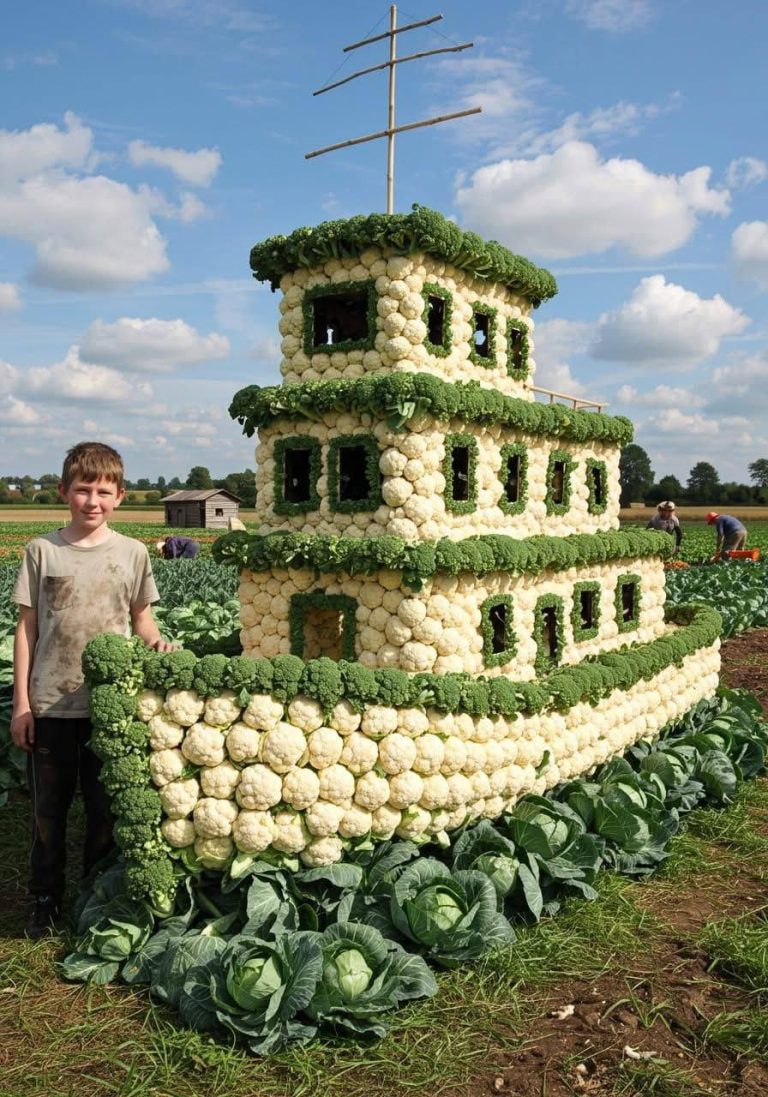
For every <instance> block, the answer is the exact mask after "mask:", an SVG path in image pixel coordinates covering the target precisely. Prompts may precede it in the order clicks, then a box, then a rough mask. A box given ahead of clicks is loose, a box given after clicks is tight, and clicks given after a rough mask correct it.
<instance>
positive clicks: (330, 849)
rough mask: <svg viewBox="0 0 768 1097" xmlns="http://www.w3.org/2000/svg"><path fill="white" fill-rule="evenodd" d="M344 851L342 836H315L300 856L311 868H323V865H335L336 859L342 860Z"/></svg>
mask: <svg viewBox="0 0 768 1097" xmlns="http://www.w3.org/2000/svg"><path fill="white" fill-rule="evenodd" d="M343 852H344V846H343V844H342V841H341V838H335V837H325V838H314V839H313V840H312V841H311V842H310V843H309V844H308V845H307V846H306V848H305V849H303V850H302V851H301V853H300V854H299V857H300V858H301V860H302V861H303V862H304V864H305V865H307V866H308V867H309V868H321V867H322V866H323V865H333V864H335V862H336V861H340V860H341V855H342V853H343Z"/></svg>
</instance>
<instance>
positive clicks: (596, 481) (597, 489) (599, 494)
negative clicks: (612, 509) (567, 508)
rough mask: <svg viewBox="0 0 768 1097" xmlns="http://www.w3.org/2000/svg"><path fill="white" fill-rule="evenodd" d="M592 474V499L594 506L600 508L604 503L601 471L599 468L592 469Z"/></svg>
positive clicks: (603, 485)
mask: <svg viewBox="0 0 768 1097" xmlns="http://www.w3.org/2000/svg"><path fill="white" fill-rule="evenodd" d="M590 471H591V474H592V498H593V500H594V502H595V505H596V506H598V507H601V506H602V505H603V503H604V502H605V482H604V480H603V470H602V469H601V468H600V467H593V468H592V469H591V470H590Z"/></svg>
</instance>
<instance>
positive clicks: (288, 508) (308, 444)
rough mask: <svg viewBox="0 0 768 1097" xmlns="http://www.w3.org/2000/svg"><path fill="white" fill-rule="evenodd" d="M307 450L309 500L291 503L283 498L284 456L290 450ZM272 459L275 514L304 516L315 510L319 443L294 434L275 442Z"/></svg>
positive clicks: (318, 477)
mask: <svg viewBox="0 0 768 1097" xmlns="http://www.w3.org/2000/svg"><path fill="white" fill-rule="evenodd" d="M304 449H306V450H309V498H308V499H307V500H305V501H304V502H301V503H293V502H290V501H289V500H288V499H286V498H285V454H286V453H287V452H288V451H290V450H304ZM273 457H274V459H275V480H274V484H275V502H274V508H273V509H274V511H275V514H305V513H306V512H307V511H310V510H317V508H318V507H319V506H320V496H319V495H318V493H317V481H318V480H319V479H320V471H321V461H320V442H319V440H318V439H317V438H312V437H310V435H308V434H295V435H292V436H291V437H290V438H277V439H276V440H275V445H274V450H273Z"/></svg>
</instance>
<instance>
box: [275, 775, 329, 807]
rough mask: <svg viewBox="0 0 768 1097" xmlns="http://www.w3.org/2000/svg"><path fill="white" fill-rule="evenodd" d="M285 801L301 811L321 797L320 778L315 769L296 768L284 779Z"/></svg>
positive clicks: (283, 793) (283, 794)
mask: <svg viewBox="0 0 768 1097" xmlns="http://www.w3.org/2000/svg"><path fill="white" fill-rule="evenodd" d="M282 796H283V800H285V802H286V804H290V805H291V807H294V808H296V810H297V811H301V810H302V809H303V808H308V807H310V805H311V804H314V802H315V800H317V799H319V797H320V778H319V777H318V776H317V774H316V773H315V771H314V770H313V769H303V768H296V769H291V770H289V771H288V772H287V773H286V774H285V776H284V777H283V792H282Z"/></svg>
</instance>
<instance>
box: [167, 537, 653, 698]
mask: <svg viewBox="0 0 768 1097" xmlns="http://www.w3.org/2000/svg"><path fill="white" fill-rule="evenodd" d="M673 553H674V541H673V538H671V537H669V536H668V535H667V534H666V533H661V532H659V531H658V530H653V529H626V530H599V531H598V532H596V533H572V534H569V535H568V536H567V537H553V536H549V535H547V536H543V535H536V536H535V537H523V538H517V537H510V536H509V535H506V534H499V533H495V534H493V533H487V534H480V535H479V536H476V537H465V538H463V539H462V540H460V541H453V540H451V539H449V538H447V537H443V538H441V540H439V541H417V542H409V541H403V540H402V539H401V538H399V537H388V536H383V537H336V536H326V535H320V534H314V533H287V532H275V533H269V534H266V535H264V534H259V533H244V532H242V531H239V532H233V533H227V534H224V536H222V537H220V538H219V539H218V540H217V541H216V542H215V544H214V546H213V556H214V558H215V559H216V560H218V561H219V563H230V564H232V563H234V564H237V565H238V566H239V567H240V568H247V569H248V570H250V571H256V572H264V571H271V570H272V569H273V568H288V567H290V568H309V569H311V570H313V571H317V572H325V573H336V572H343V573H345V574H347V575H351V576H356V575H375V574H376V572H377V571H381V570H389V571H401V572H402V573H403V583H404V585H405V586H408V587H411V588H412V589H415V590H418V589H420V587H421V586H422V585H423V583H424V582H425V580H427V579H429V578H430V577H431V576H433V575H436V574H438V573H440V572H447V573H448V574H449V575H462V574H465V573H470V574H474V575H479V574H483V573H486V572H492V571H501V572H507V573H510V574H514V575H540V574H541V572H543V571H547V570H551V571H566V570H567V569H568V568H572V567H580V566H583V567H586V566H589V565H590V564H600V563H602V562H604V561H612V560H637V559H644V558H646V557H649V556H658V557H660V558H661V559H662V560H666V559H667V558H668V557H670V556H671V555H672V554H673ZM177 654H184V655H188V654H189V653H188V652H179V653H177ZM150 665H151V664H150ZM153 680H156V679H153ZM190 684H191V675H190ZM152 688H160V687H155V686H153V687H152ZM181 688H187V689H188V688H189V686H185V687H181Z"/></svg>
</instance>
